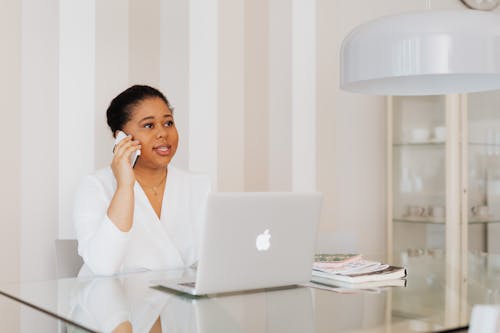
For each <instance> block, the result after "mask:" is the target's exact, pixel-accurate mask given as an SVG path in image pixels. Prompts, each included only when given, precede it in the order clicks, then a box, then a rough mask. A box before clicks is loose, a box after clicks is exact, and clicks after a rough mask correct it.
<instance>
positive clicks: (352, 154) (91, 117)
mask: <svg viewBox="0 0 500 333" xmlns="http://www.w3.org/2000/svg"><path fill="white" fill-rule="evenodd" d="M2 5H3V7H2V11H0V18H1V19H0V22H1V23H0V25H1V26H2V27H3V29H1V30H0V36H1V38H0V40H1V43H2V44H0V45H1V46H0V47H1V48H2V50H1V51H2V52H0V55H1V56H0V57H1V58H0V66H1V72H2V75H1V76H0V88H1V89H0V94H2V96H1V97H2V98H0V106H1V110H2V115H3V119H4V122H3V123H4V133H6V134H7V135H5V136H4V137H5V138H6V140H7V142H8V145H7V147H6V148H4V149H6V151H7V154H4V155H2V170H4V175H5V176H6V177H4V178H6V179H5V181H4V184H3V186H2V189H1V190H0V198H1V199H2V202H3V203H4V204H3V207H4V208H3V209H2V212H1V213H0V214H2V215H1V219H0V221H1V222H0V223H2V230H4V232H2V236H1V237H2V239H1V242H0V259H1V262H2V263H3V267H4V268H3V271H4V274H2V278H0V279H6V280H17V279H23V280H28V279H43V278H48V277H51V276H53V274H54V268H53V263H54V259H53V239H54V238H55V237H61V238H71V237H74V231H73V227H72V222H71V207H72V200H73V193H74V190H75V187H76V184H77V182H78V180H79V179H81V177H83V176H84V175H85V174H87V173H88V172H90V171H91V170H93V169H95V168H101V167H103V166H106V165H107V164H108V163H109V160H110V158H111V146H112V139H111V133H110V132H109V130H108V129H107V126H106V124H105V109H106V107H107V105H108V104H109V101H110V100H111V98H112V97H114V96H115V95H116V94H117V93H118V92H120V91H121V90H123V89H125V88H126V87H127V86H129V85H131V84H134V83H148V84H152V85H155V86H158V87H160V88H161V89H162V90H163V91H164V92H165V93H166V94H167V96H168V97H169V99H170V100H171V102H172V103H173V104H174V105H175V106H176V109H175V117H176V119H177V124H178V127H179V130H180V138H181V147H180V149H179V152H178V155H177V157H176V160H175V163H176V164H178V165H179V166H181V167H186V168H191V169H195V170H197V171H202V172H206V173H208V174H210V175H211V176H212V177H213V178H214V181H216V185H217V188H218V189H219V190H222V191H269V190H294V189H307V190H319V191H321V192H323V193H324V206H323V215H322V222H321V232H322V236H321V239H320V242H321V248H322V249H324V250H329V251H342V250H348V249H351V250H356V251H360V252H364V253H369V252H380V251H383V250H384V249H385V211H384V209H385V160H386V157H385V153H386V152H385V149H386V148H385V147H386V144H385V132H386V128H385V126H386V125H385V99H384V98H381V97H371V96H362V95H356V94H350V93H346V92H343V91H340V90H339V88H338V76H339V71H338V67H339V58H338V54H339V48H340V43H341V41H342V39H343V38H344V36H345V34H346V33H347V32H348V31H349V30H350V29H351V28H353V27H354V26H356V25H357V24H359V23H362V22H364V21H366V20H369V19H372V18H375V17H378V16H382V15H387V14H392V13H398V12H403V11H407V10H414V9H425V8H426V7H431V8H455V7H456V8H464V7H463V6H462V5H461V4H460V3H459V1H455V0H441V1H429V0H411V1H410V0H408V1H399V0H378V1H366V0H335V1H333V0H316V1H306V0H210V1H201V0H190V1H176V0H154V1H140V0H129V1H121V0H108V1H73V0H44V1H35V0H23V2H22V6H21V3H18V1H13V0H5V1H4V2H2Z"/></svg>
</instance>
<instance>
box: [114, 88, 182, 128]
mask: <svg viewBox="0 0 500 333" xmlns="http://www.w3.org/2000/svg"><path fill="white" fill-rule="evenodd" d="M148 98H160V99H161V100H163V101H164V102H165V104H167V106H168V108H169V109H170V110H171V111H173V108H172V107H171V106H170V103H169V102H168V100H167V98H166V97H165V95H163V94H162V93H161V91H159V90H158V89H155V88H153V87H150V86H144V85H134V86H132V87H130V88H128V89H126V90H125V91H123V92H122V93H120V94H119V95H118V96H116V97H115V98H113V100H112V101H111V103H110V104H109V106H108V110H107V111H106V117H107V120H108V126H109V128H110V129H111V131H112V132H113V136H114V135H115V132H116V131H118V130H121V129H122V128H123V126H125V124H126V123H127V122H128V121H129V120H130V118H131V117H132V111H133V109H134V107H135V106H137V105H138V104H139V103H140V102H142V101H144V100H145V99H148Z"/></svg>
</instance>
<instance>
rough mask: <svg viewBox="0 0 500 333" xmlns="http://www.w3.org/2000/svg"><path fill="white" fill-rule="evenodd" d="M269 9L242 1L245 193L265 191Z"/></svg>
mask: <svg viewBox="0 0 500 333" xmlns="http://www.w3.org/2000/svg"><path fill="white" fill-rule="evenodd" d="M268 18H269V7H268V1H265V0H253V1H248V0H247V1H245V18H244V19H245V34H244V36H245V65H244V66H245V67H244V68H245V146H244V147H245V190H246V191H267V190H268V189H269V155H268V152H269V113H268V105H269V102H268V101H269V81H268V76H269V52H268V46H269V44H268V38H269V19H268Z"/></svg>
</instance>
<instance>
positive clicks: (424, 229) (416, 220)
mask: <svg viewBox="0 0 500 333" xmlns="http://www.w3.org/2000/svg"><path fill="white" fill-rule="evenodd" d="M390 101H391V103H392V106H391V108H390V114H389V117H390V118H391V123H392V124H389V125H390V126H392V131H391V133H392V135H391V136H392V137H391V138H390V141H391V143H392V144H391V147H390V154H391V155H392V156H391V157H392V158H391V159H390V161H389V163H391V160H392V163H391V166H390V168H392V176H391V175H388V176H389V177H390V178H392V186H391V187H392V198H389V201H391V205H392V209H391V215H392V224H393V225H392V227H393V238H392V251H396V252H399V251H401V250H408V251H422V250H424V249H426V250H428V249H436V250H437V249H441V250H444V249H445V217H446V164H445V162H446V154H445V152H446V151H445V148H446V145H445V142H446V124H445V118H446V117H445V109H446V105H445V103H446V99H445V98H444V96H418V97H410V96H404V97H392V98H391V99H390Z"/></svg>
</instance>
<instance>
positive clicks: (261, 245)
mask: <svg viewBox="0 0 500 333" xmlns="http://www.w3.org/2000/svg"><path fill="white" fill-rule="evenodd" d="M270 239H271V234H270V233H269V229H266V230H265V231H264V232H263V233H262V234H260V235H258V236H257V238H256V239H255V246H256V247H257V250H258V251H267V250H269V248H270V247H271V242H270Z"/></svg>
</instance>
